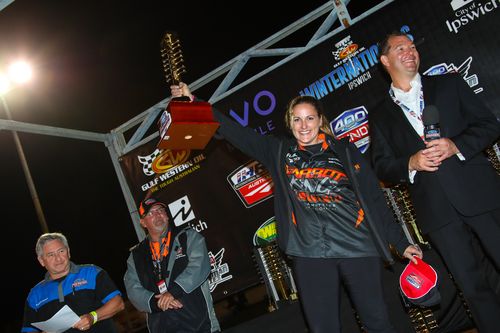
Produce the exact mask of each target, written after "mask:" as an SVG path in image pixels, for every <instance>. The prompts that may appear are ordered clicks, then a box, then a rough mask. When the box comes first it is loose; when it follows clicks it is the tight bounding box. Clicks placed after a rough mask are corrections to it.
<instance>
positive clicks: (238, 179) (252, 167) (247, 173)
mask: <svg viewBox="0 0 500 333" xmlns="http://www.w3.org/2000/svg"><path fill="white" fill-rule="evenodd" d="M227 181H228V182H229V184H231V187H232V188H233V190H234V191H235V192H236V194H237V195H238V197H239V198H240V200H241V202H243V204H244V205H245V207H246V208H250V207H252V206H255V205H257V204H259V203H261V202H262V201H264V200H266V199H269V198H270V197H272V196H273V187H274V184H273V181H272V179H271V176H270V175H269V171H267V169H266V168H265V167H264V166H263V165H262V163H260V162H258V161H251V162H248V163H247V164H245V165H242V166H240V167H238V168H237V169H236V170H234V171H233V172H232V173H231V174H230V175H229V176H228V177H227Z"/></svg>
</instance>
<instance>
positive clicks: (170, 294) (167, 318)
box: [124, 198, 220, 333]
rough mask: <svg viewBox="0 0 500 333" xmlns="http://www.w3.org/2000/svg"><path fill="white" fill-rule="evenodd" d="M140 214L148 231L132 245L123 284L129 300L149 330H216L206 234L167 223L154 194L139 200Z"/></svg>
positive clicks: (169, 332)
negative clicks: (143, 315)
mask: <svg viewBox="0 0 500 333" xmlns="http://www.w3.org/2000/svg"><path fill="white" fill-rule="evenodd" d="M139 215H140V217H141V226H142V227H143V228H145V229H146V230H147V231H148V235H147V237H146V238H145V239H144V240H142V241H141V242H140V243H139V244H137V245H136V246H134V247H133V248H132V249H131V253H130V255H129V257H128V259H127V271H126V272H125V276H124V282H125V288H126V290H127V295H128V298H129V300H130V301H131V302H132V304H133V305H134V306H135V307H136V308H137V309H138V310H139V311H143V312H145V313H146V314H147V324H148V329H149V332H151V333H175V332H199V333H210V332H218V331H219V330H220V327H219V322H218V320H217V318H216V316H215V311H214V308H213V302H212V296H211V294H210V290H209V285H208V276H209V274H210V259H209V257H208V250H207V247H206V244H205V238H204V237H203V236H202V235H201V234H200V233H198V232H197V231H195V230H193V229H191V228H190V227H189V226H187V227H183V228H176V227H175V226H173V225H172V226H171V225H170V224H169V217H168V215H167V211H166V206H165V204H164V203H162V202H160V201H158V200H156V199H155V198H147V199H145V200H143V201H142V202H141V203H140V205H139Z"/></svg>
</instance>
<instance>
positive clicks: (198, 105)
mask: <svg viewBox="0 0 500 333" xmlns="http://www.w3.org/2000/svg"><path fill="white" fill-rule="evenodd" d="M158 127H159V129H160V142H158V145H157V147H158V148H161V149H204V148H205V146H206V145H207V144H208V142H209V141H210V139H211V138H212V136H213V135H214V133H215V131H216V130H217V128H219V123H218V122H216V121H215V120H214V116H213V113H212V105H210V103H207V102H181V101H174V100H172V101H170V103H169V104H168V106H167V109H166V110H165V111H164V112H163V114H162V115H161V117H160V120H159V121H158Z"/></svg>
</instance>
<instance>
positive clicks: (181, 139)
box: [157, 32, 219, 149]
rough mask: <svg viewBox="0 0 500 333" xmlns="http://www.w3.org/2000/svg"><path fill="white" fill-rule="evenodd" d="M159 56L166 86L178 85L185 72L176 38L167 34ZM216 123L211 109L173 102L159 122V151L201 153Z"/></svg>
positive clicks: (184, 98) (186, 100) (194, 103)
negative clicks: (180, 150) (198, 150)
mask: <svg viewBox="0 0 500 333" xmlns="http://www.w3.org/2000/svg"><path fill="white" fill-rule="evenodd" d="M160 46H161V56H162V62H163V69H164V71H165V78H166V80H167V83H168V84H169V85H171V84H179V82H181V81H182V80H181V74H183V73H185V72H186V68H185V66H184V58H183V56H182V50H181V44H180V41H179V38H178V37H177V35H176V34H175V33H173V32H166V33H165V34H164V36H163V38H162V40H161V43H160ZM218 127H219V123H218V122H216V121H215V120H214V116H213V113H212V105H211V104H210V103H208V102H200V101H191V100H190V99H189V97H187V96H182V97H176V98H172V99H171V100H170V102H169V103H168V105H167V108H166V110H165V111H163V113H162V115H161V117H160V119H159V120H158V128H159V131H160V141H159V142H158V145H157V146H158V148H161V149H204V148H205V146H206V145H207V144H208V142H209V141H210V139H211V138H212V136H213V135H214V133H215V131H216V130H217V128H218Z"/></svg>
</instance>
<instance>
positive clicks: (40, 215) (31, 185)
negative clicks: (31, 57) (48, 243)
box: [0, 95, 49, 233]
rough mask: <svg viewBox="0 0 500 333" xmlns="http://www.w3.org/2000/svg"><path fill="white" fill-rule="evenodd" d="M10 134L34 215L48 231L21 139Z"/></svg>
mask: <svg viewBox="0 0 500 333" xmlns="http://www.w3.org/2000/svg"><path fill="white" fill-rule="evenodd" d="M0 98H1V99H2V104H3V108H4V110H5V113H6V114H7V119H8V120H12V115H11V114H10V109H9V106H8V104H7V101H6V100H5V97H4V96H3V95H0ZM12 136H13V137H14V142H15V144H16V148H17V153H18V154H19V159H20V160H21V165H22V167H23V171H24V176H25V177H26V182H27V183H28V187H29V189H30V193H31V199H32V200H33V204H34V205H35V210H36V215H37V216H38V221H39V222H40V226H41V227H42V232H43V233H46V232H49V227H48V226H47V221H46V220H45V215H44V214H43V210H42V205H41V204H40V199H39V198H38V194H37V191H36V188H35V183H33V178H32V177H31V172H30V169H29V167H28V162H27V160H26V156H25V155H24V150H23V146H21V140H19V135H18V134H17V132H16V131H12Z"/></svg>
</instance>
